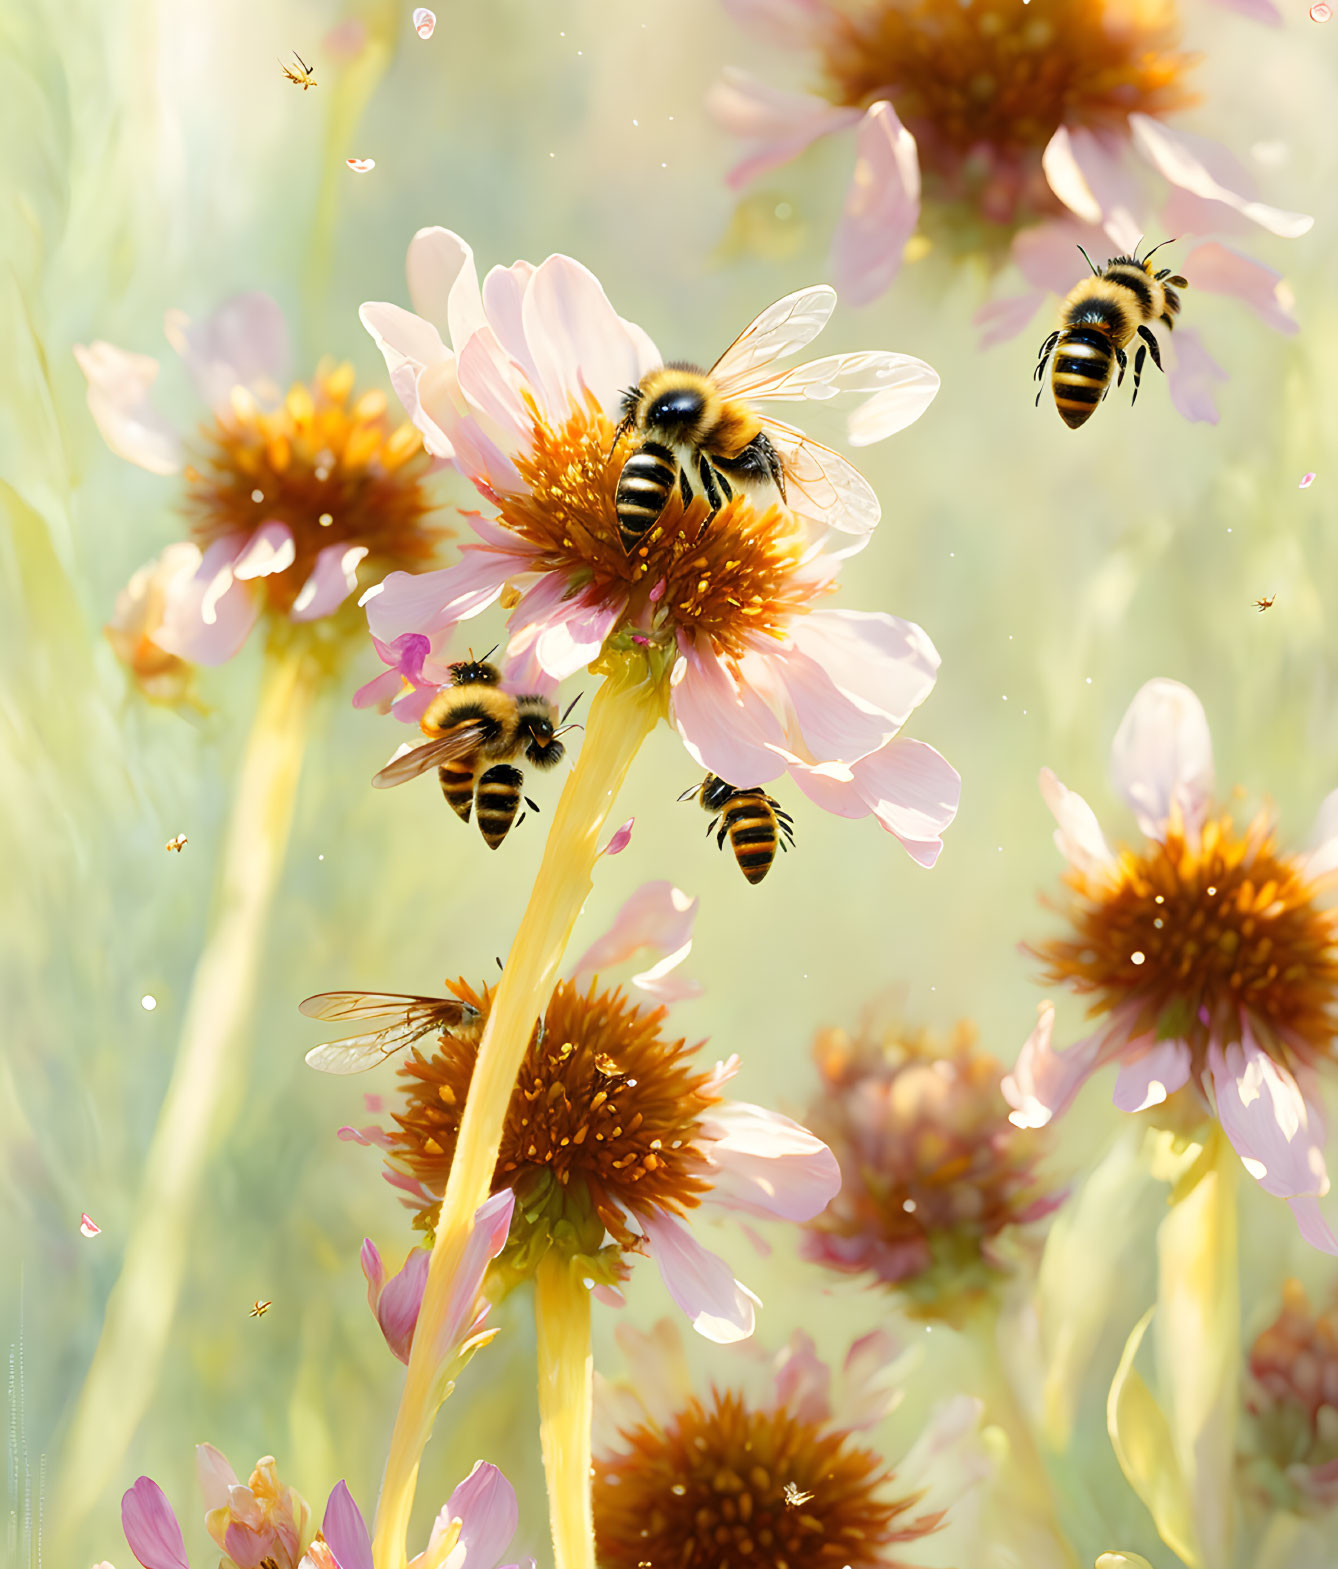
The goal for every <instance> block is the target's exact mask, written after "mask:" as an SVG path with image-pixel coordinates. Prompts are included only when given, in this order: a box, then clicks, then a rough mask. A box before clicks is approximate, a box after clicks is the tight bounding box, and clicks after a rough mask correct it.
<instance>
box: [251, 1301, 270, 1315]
mask: <svg viewBox="0 0 1338 1569" xmlns="http://www.w3.org/2000/svg"><path fill="white" fill-rule="evenodd" d="M273 1306H274V1301H273V1299H272V1298H271V1299H270V1301H268V1302H260V1301H257V1302H256V1303H254V1304H253V1306H252V1308H251V1311H250V1313H249V1315H248V1317H250V1318H264V1316H265V1314H266V1313H268V1312H269V1310H270V1309H271V1308H272V1307H273Z"/></svg>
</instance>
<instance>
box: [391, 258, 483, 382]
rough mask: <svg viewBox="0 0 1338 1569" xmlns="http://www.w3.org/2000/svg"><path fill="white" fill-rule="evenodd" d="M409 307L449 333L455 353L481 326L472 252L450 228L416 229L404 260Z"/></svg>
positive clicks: (476, 277) (481, 305)
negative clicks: (410, 305)
mask: <svg viewBox="0 0 1338 1569" xmlns="http://www.w3.org/2000/svg"><path fill="white" fill-rule="evenodd" d="M404 271H405V276H406V277H407V279H408V283H409V298H410V300H412V301H413V308H414V310H415V311H416V312H417V313H418V315H419V316H421V317H423V318H424V319H425V320H426V321H430V322H432V323H434V324H435V325H436V326H437V327H438V328H439V329H440V328H442V327H445V328H446V329H447V331H448V332H449V333H450V336H451V342H452V343H453V344H454V346H455V348H456V351H457V352H458V351H459V350H460V349H462V348H463V347H464V345H465V343H466V342H467V341H468V339H469V335H470V334H471V333H473V332H477V331H478V329H479V328H480V327H482V326H483V324H484V319H485V318H484V315H483V299H482V297H481V295H480V293H479V282H478V273H477V271H476V270H475V267H474V252H473V250H472V249H471V248H470V247H469V246H468V245H466V244H465V242H464V241H463V240H462V239H461V238H460V236H459V235H458V234H456V233H454V232H453V231H452V230H450V229H440V228H430V229H419V231H418V233H417V234H415V235H414V237H413V239H412V240H410V241H409V252H408V255H407V256H406V257H405V260H404Z"/></svg>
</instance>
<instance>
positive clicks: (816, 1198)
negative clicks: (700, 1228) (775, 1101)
mask: <svg viewBox="0 0 1338 1569" xmlns="http://www.w3.org/2000/svg"><path fill="white" fill-rule="evenodd" d="M702 1132H703V1134H704V1135H705V1137H706V1138H708V1139H709V1140H710V1141H711V1142H710V1145H709V1146H708V1148H707V1150H706V1157H707V1160H708V1161H709V1162H710V1166H711V1172H710V1176H711V1184H712V1188H711V1197H712V1199H713V1200H715V1201H716V1202H718V1203H721V1204H724V1205H725V1206H726V1207H727V1208H729V1209H736V1210H742V1211H743V1212H744V1213H746V1214H749V1215H762V1216H766V1217H768V1218H771V1217H779V1218H780V1219H781V1220H812V1219H813V1217H814V1216H815V1215H820V1214H821V1213H822V1212H823V1210H825V1209H826V1208H827V1206H828V1204H830V1203H831V1201H832V1199H833V1198H835V1197H836V1195H837V1193H838V1192H840V1189H841V1168H840V1167H839V1166H838V1165H837V1163H836V1157H835V1156H834V1155H833V1154H832V1152H831V1150H829V1149H828V1148H827V1146H826V1145H825V1144H824V1143H823V1142H822V1140H821V1139H820V1138H818V1137H817V1136H816V1135H815V1134H812V1133H810V1132H809V1131H808V1129H807V1128H805V1127H801V1126H800V1124H799V1123H797V1122H792V1121H791V1120H790V1119H789V1118H788V1117H783V1116H781V1114H780V1113H779V1112H777V1111H768V1110H766V1109H765V1108H764V1107H762V1106H754V1105H751V1104H750V1103H749V1102H747V1101H726V1102H725V1103H724V1104H723V1105H720V1106H717V1107H715V1108H714V1109H713V1110H712V1111H711V1112H710V1113H709V1114H708V1116H706V1117H705V1118H704V1119H703V1121H702Z"/></svg>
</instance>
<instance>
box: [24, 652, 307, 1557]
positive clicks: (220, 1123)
mask: <svg viewBox="0 0 1338 1569" xmlns="http://www.w3.org/2000/svg"><path fill="white" fill-rule="evenodd" d="M321 673H322V668H321V666H320V665H319V664H318V662H317V661H316V660H315V659H314V658H313V657H311V656H310V655H307V654H304V653H302V652H301V651H300V650H294V651H292V652H290V653H288V654H286V655H284V656H283V657H281V658H277V659H275V660H273V661H272V662H271V664H270V666H269V668H268V669H267V671H266V675H265V681H264V685H263V687H262V690H261V694H260V699H259V703H258V706H257V709H256V716H255V721H254V724H253V726H252V729H251V735H250V738H249V740H248V742H247V747H246V755H245V758H244V759H243V762H242V769H241V775H240V778H239V780H238V783H237V792H236V795H235V797H234V800H233V807H232V816H231V820H230V822H229V825H228V832H227V840H226V843H225V844H224V847H223V856H222V862H221V868H220V880H219V885H218V892H217V895H216V899H217V902H216V905H215V908H214V912H213V918H212V923H211V927H210V931H209V936H208V938H207V940H206V943H205V947H204V951H203V952H202V953H201V955H200V958H199V961H198V963H197V964H196V968H195V976H194V979H193V981H192V983H191V991H190V998H189V1000H188V1002H187V1006H186V1015H185V1021H184V1023H183V1025H182V1031H181V1039H180V1043H179V1045H178V1048H177V1057H176V1062H175V1065H174V1066H173V1069H172V1077H171V1081H170V1083H169V1084H168V1087H167V1095H166V1097H165V1098H164V1100H163V1104H162V1109H161V1110H160V1111H159V1113H158V1124H157V1127H156V1129H155V1130H154V1135H153V1141H152V1143H151V1144H150V1146H149V1152H148V1157H147V1159H146V1161H145V1164H144V1179H143V1187H142V1191H141V1194H140V1199H139V1207H138V1211H137V1213H136V1216H135V1220H134V1224H133V1227H132V1230H131V1234H130V1241H129V1244H128V1246H127V1248H126V1252H125V1259H124V1262H123V1263H122V1265H121V1274H120V1277H119V1279H118V1280H117V1282H116V1285H115V1286H114V1287H113V1289H112V1294H111V1297H110V1298H109V1300H108V1303H107V1312H106V1317H105V1319H104V1321H103V1326H102V1336H101V1338H100V1339H99V1341H98V1346H97V1350H96V1352H95V1353H94V1356H93V1362H92V1365H91V1366H90V1368H89V1370H88V1376H87V1378H86V1379H85V1381H84V1387H83V1392H82V1393H81V1395H80V1397H79V1405H78V1407H77V1409H76V1411H75V1414H74V1422H73V1425H72V1427H71V1430H70V1437H69V1441H68V1444H67V1446H66V1451H65V1456H64V1467H63V1474H62V1484H61V1487H62V1494H63V1497H62V1500H61V1502H60V1504H59V1506H58V1508H57V1509H56V1510H55V1511H54V1514H55V1518H56V1519H57V1520H59V1521H60V1529H61V1531H62V1533H63V1534H64V1535H65V1536H66V1539H67V1540H71V1539H72V1538H73V1534H74V1532H75V1531H76V1529H77V1527H78V1525H79V1523H80V1522H81V1521H82V1520H83V1519H84V1518H85V1516H86V1515H87V1514H88V1511H89V1510H90V1509H91V1508H92V1507H93V1506H94V1505H95V1504H96V1503H97V1502H98V1500H99V1499H100V1498H101V1497H102V1495H103V1494H104V1493H105V1491H106V1489H107V1487H108V1485H109V1484H110V1482H111V1481H112V1479H113V1478H114V1477H115V1476H116V1475H117V1474H118V1473H119V1471H120V1467H121V1461H122V1458H123V1457H124V1455H125V1452H126V1449H127V1447H128V1446H129V1444H130V1441H131V1439H132V1438H133V1437H134V1434H135V1430H136V1428H137V1427H138V1425H139V1422H140V1419H141V1418H142V1417H143V1415H144V1412H145V1411H146V1409H147V1408H148V1405H149V1402H150V1401H151V1400H152V1398H153V1392H154V1388H155V1386H156V1384H157V1378H158V1370H159V1366H160V1364H161V1362H162V1358H163V1352H164V1349H165V1347H166V1345H167V1339H168V1335H169V1333H170V1331H171V1327H172V1320H173V1317H174V1316H175V1313H176V1306H177V1299H178V1296H179V1295H180V1291H181V1280H182V1275H183V1273H184V1270H185V1266H186V1260H187V1255H188V1252H189V1244H190V1237H191V1231H192V1227H193V1223H194V1217H195V1205H196V1199H197V1196H198V1193H199V1189H200V1180H201V1177H202V1175H203V1172H204V1169H205V1165H206V1163H207V1161H208V1159H209V1155H210V1152H211V1151H212V1150H213V1149H214V1148H215V1147H216V1146H217V1144H218V1142H219V1140H220V1139H221V1138H222V1136H223V1135H224V1133H225V1132H226V1130H227V1127H228V1125H229V1124H230V1122H231V1121H232V1118H233V1117H234V1116H235V1115H236V1111H237V1108H238V1106H239V1105H240V1103H241V1099H242V1095H243V1090H244V1085H245V1078H246V1069H247V1062H248V1059H249V1057H250V1052H251V1036H250V1031H249V1023H250V1018H251V1005H252V1001H253V998H254V996H255V989H256V976H257V972H258V970H259V964H260V956H261V952H262V949H263V945H264V936H265V929H266V925H267V922H268V917H269V910H270V905H271V902H272V900H273V895H274V888H275V884H276V883H277V881H278V877H279V872H280V869H281V867H282V865H283V858H284V853H285V851H286V849H287V845H288V832H289V828H290V825H291V823H292V816H293V802H294V799H295V796H296V793H297V782H298V776H299V774H300V772H301V768H302V753H303V748H304V744H305V740H306V733H307V720H308V716H309V713H310V709H311V704H312V699H313V697H314V695H315V692H316V689H317V687H318V686H319V684H320V678H321Z"/></svg>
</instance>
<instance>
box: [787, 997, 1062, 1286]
mask: <svg viewBox="0 0 1338 1569" xmlns="http://www.w3.org/2000/svg"><path fill="white" fill-rule="evenodd" d="M814 1055H815V1057H816V1060H817V1065H818V1071H819V1073H820V1074H821V1076H822V1096H821V1099H820V1100H819V1101H818V1103H817V1104H816V1105H815V1106H814V1107H813V1108H812V1110H811V1113H810V1116H809V1119H808V1120H809V1123H810V1125H811V1126H812V1127H813V1128H814V1130H815V1131H816V1132H817V1133H818V1134H819V1136H820V1137H821V1138H822V1139H823V1140H824V1142H825V1143H826V1144H827V1145H828V1146H829V1147H830V1148H831V1150H832V1152H833V1153H834V1154H835V1155H836V1158H837V1160H838V1161H839V1162H840V1165H841V1191H840V1192H839V1193H838V1194H837V1196H836V1198H835V1199H833V1200H832V1202H831V1203H830V1204H829V1205H828V1206H827V1209H826V1210H825V1211H824V1212H823V1213H822V1215H820V1216H819V1217H818V1218H817V1219H816V1220H815V1221H814V1222H813V1223H812V1227H811V1230H810V1234H809V1237H808V1239H807V1241H806V1244H805V1251H806V1253H807V1254H808V1256H809V1257H812V1258H814V1259H816V1260H818V1261H819V1262H821V1263H823V1264H826V1265H827V1266H828V1267H829V1268H833V1269H837V1270H841V1271H843V1272H846V1273H850V1274H862V1273H865V1272H868V1273H872V1274H873V1275H874V1276H876V1277H877V1278H878V1279H880V1280H883V1281H885V1282H887V1283H888V1284H895V1285H900V1286H902V1287H905V1288H909V1289H912V1290H913V1291H916V1292H918V1293H919V1294H920V1295H921V1296H923V1298H924V1299H925V1305H926V1306H928V1304H929V1303H930V1302H931V1301H935V1300H938V1299H940V1298H942V1297H944V1296H946V1295H949V1294H956V1293H960V1292H962V1291H963V1290H966V1291H970V1290H973V1289H977V1288H979V1287H981V1286H982V1285H983V1284H985V1283H987V1281H988V1279H989V1276H990V1272H991V1270H992V1268H993V1263H994V1261H993V1260H992V1259H991V1258H990V1256H989V1254H988V1246H989V1243H990V1242H991V1240H992V1239H993V1238H995V1237H997V1236H998V1235H999V1234H1000V1233H1001V1232H1002V1231H1004V1230H1005V1228H1007V1227H1009V1226H1012V1225H1017V1224H1021V1223H1024V1222H1025V1221H1027V1220H1030V1219H1032V1218H1034V1217H1035V1216H1037V1215H1038V1214H1041V1213H1044V1211H1045V1210H1046V1209H1047V1208H1048V1207H1050V1206H1051V1205H1052V1204H1053V1202H1054V1200H1053V1199H1051V1198H1050V1197H1049V1196H1048V1195H1047V1192H1046V1189H1045V1187H1044V1185H1043V1184H1042V1182H1041V1180H1040V1178H1039V1177H1038V1175H1037V1172H1036V1165H1037V1162H1038V1160H1039V1159H1040V1157H1041V1155H1042V1154H1043V1153H1044V1144H1043V1142H1041V1141H1040V1140H1038V1139H1037V1138H1036V1136H1035V1135H1034V1134H1033V1133H1030V1132H1027V1131H1024V1130H1021V1129H1018V1128H1015V1127H1014V1126H1013V1125H1012V1124H1011V1123H1010V1122H1009V1121H1008V1105H1007V1103H1006V1102H1005V1100H1004V1098H1003V1094H1002V1091H1001V1090H1000V1088H999V1081H1000V1078H1001V1075H1002V1069H1001V1067H1000V1065H999V1064H998V1063H997V1062H996V1061H995V1060H994V1059H993V1058H992V1057H990V1056H988V1055H987V1054H986V1053H984V1052H982V1051H980V1050H979V1049H978V1048H977V1045H976V1036H975V1031H974V1029H973V1028H972V1027H971V1026H970V1025H969V1024H959V1025H958V1026H957V1029H956V1031H955V1032H954V1034H953V1036H952V1037H951V1039H950V1040H949V1041H947V1042H939V1041H937V1040H936V1039H935V1038H934V1037H933V1036H931V1035H930V1034H928V1033H927V1032H924V1031H909V1030H904V1029H901V1030H889V1031H887V1032H886V1033H885V1034H884V1035H883V1037H882V1038H881V1039H867V1038H866V1039H856V1040H852V1039H851V1037H850V1036H849V1035H848V1034H846V1032H845V1031H843V1030H828V1031H824V1032H823V1034H822V1035H821V1036H820V1037H819V1039H818V1043H817V1047H816V1049H815V1053H814Z"/></svg>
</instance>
